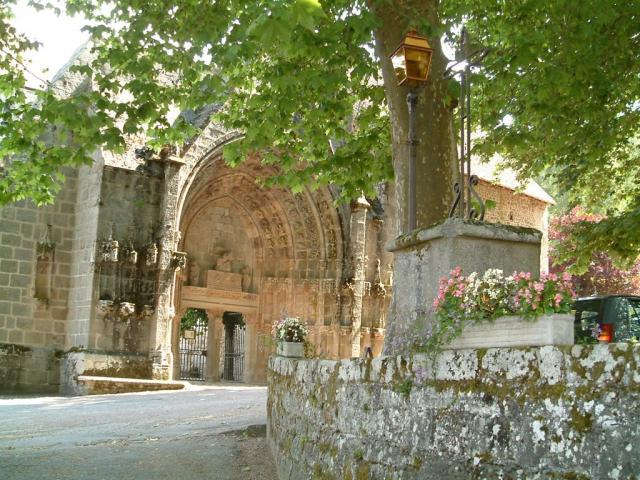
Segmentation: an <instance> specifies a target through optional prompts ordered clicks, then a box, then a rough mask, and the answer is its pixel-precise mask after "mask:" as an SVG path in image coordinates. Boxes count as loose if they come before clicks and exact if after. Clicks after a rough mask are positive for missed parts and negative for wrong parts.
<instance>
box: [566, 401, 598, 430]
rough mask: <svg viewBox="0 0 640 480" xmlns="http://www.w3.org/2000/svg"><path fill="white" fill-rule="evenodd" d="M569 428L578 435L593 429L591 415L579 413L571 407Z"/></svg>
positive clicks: (575, 408) (574, 407)
mask: <svg viewBox="0 0 640 480" xmlns="http://www.w3.org/2000/svg"><path fill="white" fill-rule="evenodd" d="M569 424H570V425H571V428H572V429H573V430H575V431H576V432H579V433H582V434H584V433H587V432H588V431H589V430H591V428H592V427H593V415H592V414H591V413H589V412H584V413H582V412H580V410H578V408H577V407H576V406H575V405H574V406H573V407H571V420H569Z"/></svg>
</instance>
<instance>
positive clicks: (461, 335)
mask: <svg viewBox="0 0 640 480" xmlns="http://www.w3.org/2000/svg"><path fill="white" fill-rule="evenodd" d="M574 297H575V293H574V291H573V288H572V284H571V276H570V275H569V274H566V273H565V274H564V275H562V276H561V277H559V276H557V275H555V274H550V275H548V274H542V275H541V276H540V278H538V279H536V278H533V276H532V275H531V273H528V272H514V273H513V274H512V275H510V276H508V277H506V276H505V275H504V274H503V272H502V271H501V270H497V269H490V270H487V271H486V272H485V273H484V274H483V275H482V276H480V275H478V274H477V273H472V274H470V275H468V276H464V275H463V274H462V271H461V270H460V268H456V269H454V270H452V271H451V272H450V274H449V277H444V278H442V279H441V280H440V287H439V290H438V296H437V298H436V299H435V301H434V303H433V307H434V309H435V320H436V321H435V324H434V325H432V328H431V332H430V333H431V335H430V338H429V339H428V340H427V347H428V349H431V350H437V349H446V348H491V347H514V346H541V345H571V344H573V315H570V312H571V305H572V304H573V301H574Z"/></svg>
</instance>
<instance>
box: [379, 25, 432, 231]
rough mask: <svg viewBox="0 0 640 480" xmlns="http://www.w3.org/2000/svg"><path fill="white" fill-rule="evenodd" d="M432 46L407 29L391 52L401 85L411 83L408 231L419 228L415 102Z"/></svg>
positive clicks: (423, 82)
mask: <svg viewBox="0 0 640 480" xmlns="http://www.w3.org/2000/svg"><path fill="white" fill-rule="evenodd" d="M432 56H433V49H432V48H431V47H430V45H429V42H428V40H427V39H426V38H425V37H422V36H420V35H418V34H417V33H416V31H415V30H411V31H410V32H408V33H407V34H406V35H405V37H404V39H403V40H402V42H401V43H400V45H398V48H396V49H395V50H394V52H393V53H392V54H391V55H390V56H389V58H390V59H391V64H392V65H393V70H394V72H395V74H396V78H397V80H398V86H401V85H407V86H408V87H410V90H409V93H408V94H407V107H408V110H409V142H408V143H409V192H408V197H409V199H408V200H409V201H408V210H409V231H412V230H415V228H416V146H417V143H418V142H417V138H416V106H417V105H418V93H419V89H420V87H422V86H424V84H425V83H426V82H427V78H428V77H429V67H430V66H431V57H432Z"/></svg>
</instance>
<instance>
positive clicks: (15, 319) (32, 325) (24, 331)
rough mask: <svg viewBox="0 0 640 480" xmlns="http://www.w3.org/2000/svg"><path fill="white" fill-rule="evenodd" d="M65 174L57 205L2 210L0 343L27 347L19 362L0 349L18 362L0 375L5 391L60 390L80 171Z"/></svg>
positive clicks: (4, 361)
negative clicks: (56, 356) (58, 361)
mask: <svg viewBox="0 0 640 480" xmlns="http://www.w3.org/2000/svg"><path fill="white" fill-rule="evenodd" d="M65 173H66V176H67V179H66V182H65V183H64V185H63V186H62V189H61V191H60V193H59V194H58V197H57V198H56V202H55V204H53V205H48V206H45V207H41V208H38V207H36V206H35V205H34V204H33V203H32V202H29V201H21V202H18V203H15V204H12V205H7V206H4V207H2V208H1V209H0V344H3V345H8V346H7V348H9V349H13V350H15V349H18V350H19V349H20V348H21V347H27V349H26V350H25V353H24V354H22V355H19V359H18V360H19V361H18V360H17V359H16V357H15V355H14V354H12V355H9V356H5V355H3V354H1V353H0V354H1V355H2V359H1V360H0V365H1V364H4V365H8V364H9V363H11V362H14V361H17V362H18V363H16V364H15V368H17V369H18V371H15V372H13V373H12V374H11V378H9V377H7V376H0V377H1V378H0V389H2V388H4V389H11V390H30V391H31V390H37V389H38V386H40V387H42V390H51V388H54V389H55V388H57V383H58V381H57V378H55V379H53V378H54V377H55V375H53V376H51V375H50V373H51V371H53V370H55V369H56V368H57V367H56V365H55V362H54V361H53V360H52V358H53V357H52V355H50V354H51V353H52V352H53V351H54V350H56V349H62V348H64V346H65V333H66V319H67V308H68V297H69V287H70V278H71V264H72V239H73V235H74V230H73V229H74V225H75V217H74V215H75V200H76V184H77V175H76V171H74V170H68V171H65ZM48 225H51V227H50V229H49V227H47V226H48ZM14 346H15V349H14ZM15 351H17V350H15ZM0 368H2V366H0ZM52 382H53V383H52Z"/></svg>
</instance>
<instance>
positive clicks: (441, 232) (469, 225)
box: [385, 218, 542, 252]
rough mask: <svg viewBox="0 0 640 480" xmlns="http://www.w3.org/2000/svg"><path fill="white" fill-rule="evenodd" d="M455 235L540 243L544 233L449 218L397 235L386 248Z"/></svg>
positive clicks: (395, 247)
mask: <svg viewBox="0 0 640 480" xmlns="http://www.w3.org/2000/svg"><path fill="white" fill-rule="evenodd" d="M455 237H471V238H480V239H484V240H498V241H506V242H520V243H532V244H539V243H540V240H541V238H542V233H541V232H540V231H538V230H536V229H534V228H525V227H512V226H509V225H502V224H498V223H483V222H469V221H464V220H461V219H459V218H449V219H447V220H445V221H444V222H443V223H440V224H437V225H434V226H432V227H427V228H423V229H420V230H415V231H414V232H412V233H410V234H407V235H402V236H400V237H397V238H396V239H394V240H392V241H390V242H389V243H387V245H386V246H385V249H386V250H387V251H389V252H396V251H398V250H406V249H408V248H412V247H417V246H419V245H422V244H423V243H427V242H429V241H431V240H436V239H438V238H455Z"/></svg>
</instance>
